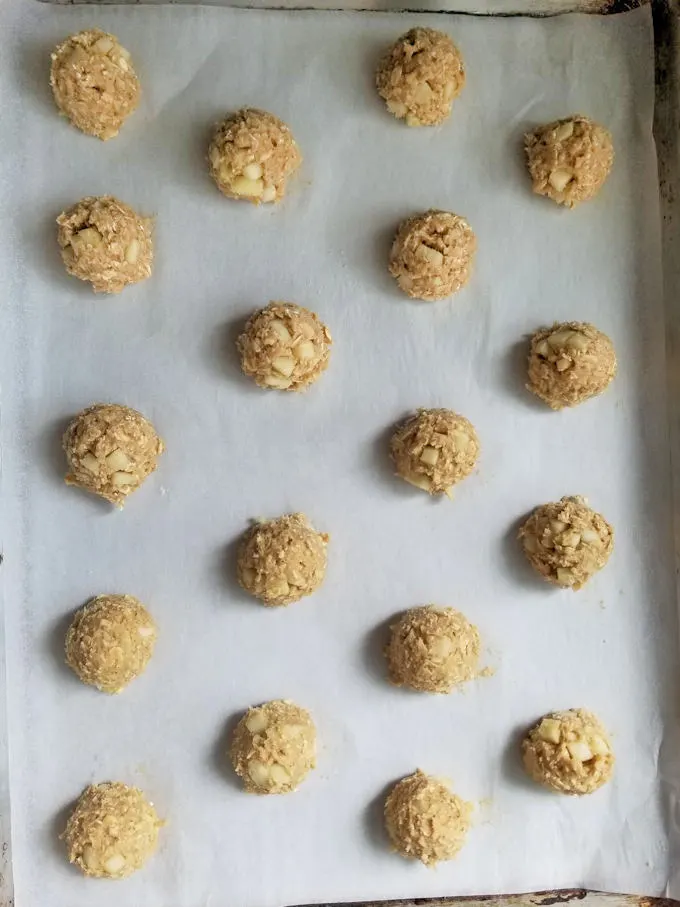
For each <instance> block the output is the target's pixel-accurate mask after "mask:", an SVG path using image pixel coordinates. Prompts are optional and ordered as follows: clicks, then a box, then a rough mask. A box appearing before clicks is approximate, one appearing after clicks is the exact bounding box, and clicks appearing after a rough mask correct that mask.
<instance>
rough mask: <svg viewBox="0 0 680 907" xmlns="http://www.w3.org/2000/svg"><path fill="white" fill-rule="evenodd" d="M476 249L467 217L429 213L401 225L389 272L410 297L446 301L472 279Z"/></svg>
mask: <svg viewBox="0 0 680 907" xmlns="http://www.w3.org/2000/svg"><path fill="white" fill-rule="evenodd" d="M476 248H477V240H476V238H475V234H474V233H473V232H472V228H471V227H470V225H469V224H468V222H467V221H466V220H465V218H464V217H459V215H457V214H450V213H449V212H448V211H428V212H426V213H425V214H418V215H417V216H416V217H410V218H409V219H408V220H405V221H403V222H402V223H401V224H400V225H399V229H398V230H397V235H396V236H395V238H394V242H393V243H392V250H391V252H390V264H389V271H390V274H391V275H392V276H393V277H394V278H395V279H396V281H397V284H398V285H399V288H400V289H401V290H403V291H404V293H406V295H407V296H410V297H411V298H413V299H422V300H424V301H426V302H431V301H433V300H436V299H445V298H446V297H447V296H451V295H452V294H453V293H457V292H458V290H460V289H461V287H464V286H465V284H466V283H467V282H468V280H469V279H470V274H471V272H472V263H473V260H474V256H475V250H476Z"/></svg>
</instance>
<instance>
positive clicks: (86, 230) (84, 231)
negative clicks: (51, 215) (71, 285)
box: [57, 195, 153, 293]
mask: <svg viewBox="0 0 680 907" xmlns="http://www.w3.org/2000/svg"><path fill="white" fill-rule="evenodd" d="M57 224H58V225H59V230H58V231H57V240H58V242H59V247H60V249H61V257H62V260H63V262H64V265H65V267H66V270H67V271H68V273H69V274H71V275H72V276H73V277H77V278H78V279H79V280H85V281H87V282H88V283H91V284H92V289H93V290H94V291H95V293H120V291H121V290H122V289H124V288H125V287H126V286H128V284H131V283H139V282H140V281H142V280H146V278H147V277H150V276H151V270H152V264H153V232H152V227H153V222H152V220H151V219H150V218H148V217H140V216H139V214H137V213H136V212H135V211H133V210H132V208H130V207H128V205H125V204H123V202H119V201H118V199H115V198H113V196H111V195H103V196H101V197H99V198H94V197H89V198H84V199H82V201H79V202H78V204H77V205H74V206H73V207H72V208H69V209H68V211H64V212H63V214H60V215H59V217H58V218H57Z"/></svg>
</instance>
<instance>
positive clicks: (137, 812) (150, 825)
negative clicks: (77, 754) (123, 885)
mask: <svg viewBox="0 0 680 907" xmlns="http://www.w3.org/2000/svg"><path fill="white" fill-rule="evenodd" d="M163 825H164V822H163V821H162V820H161V819H159V818H158V814H157V813H156V810H155V809H154V807H153V804H152V803H149V802H148V800H147V799H146V798H145V797H144V794H143V793H142V791H141V790H139V789H138V788H136V787H128V786H127V784H122V783H121V782H120V781H106V782H104V783H103V784H91V785H90V786H89V787H87V788H86V789H85V790H84V791H83V793H82V794H81V796H80V799H79V800H78V803H77V804H76V806H75V809H74V810H73V812H72V813H71V815H70V816H69V819H68V822H67V823H66V829H65V831H64V833H63V834H62V836H61V837H62V838H63V839H64V841H65V842H66V849H67V853H68V859H69V862H70V863H74V864H75V865H76V866H77V867H78V869H80V870H81V871H82V872H83V873H84V874H85V875H86V876H92V877H93V878H97V879H124V878H126V877H127V876H129V875H132V873H133V872H136V871H137V870H138V869H141V867H142V866H143V865H144V864H145V863H146V861H147V860H148V859H149V857H150V856H151V855H152V853H153V852H154V851H155V849H156V845H157V844H158V830H159V829H160V828H161V827H162V826H163Z"/></svg>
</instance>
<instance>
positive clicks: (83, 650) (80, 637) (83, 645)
mask: <svg viewBox="0 0 680 907" xmlns="http://www.w3.org/2000/svg"><path fill="white" fill-rule="evenodd" d="M156 635H157V634H156V624H155V623H154V620H153V618H152V617H151V615H150V614H149V612H148V611H147V610H146V608H145V607H144V605H143V604H142V603H141V602H140V601H139V600H138V599H136V598H135V597H134V596H132V595H98V596H97V597H96V598H93V599H92V600H91V601H89V602H88V603H87V604H86V605H84V606H83V607H82V608H81V609H80V610H79V611H78V612H77V613H76V615H75V617H74V618H73V622H72V623H71V626H70V627H69V629H68V633H67V634H66V664H67V665H68V666H69V667H70V668H71V669H72V670H73V671H74V672H75V673H76V674H77V675H78V677H79V678H80V679H81V680H82V681H83V683H87V684H90V685H92V686H94V687H96V688H97V689H98V690H101V691H102V693H120V692H121V691H122V690H124V689H125V687H126V686H127V685H128V684H129V683H130V681H132V680H134V679H135V677H139V675H140V674H142V673H143V672H144V670H145V668H146V666H147V664H148V663H149V660H150V659H151V656H152V655H153V650H154V646H155V644H156Z"/></svg>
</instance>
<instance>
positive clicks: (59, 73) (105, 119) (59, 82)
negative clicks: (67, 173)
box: [50, 28, 141, 140]
mask: <svg viewBox="0 0 680 907" xmlns="http://www.w3.org/2000/svg"><path fill="white" fill-rule="evenodd" d="M50 85H51V86H52V93H53V95H54V100H55V103H56V105H57V107H58V108H59V110H60V111H61V113H63V114H64V115H65V116H66V117H68V119H69V120H70V121H71V123H72V124H73V125H74V126H75V127H76V128H77V129H80V130H81V131H82V132H85V133H87V135H93V136H96V137H97V138H98V139H102V140H106V139H111V138H113V137H114V136H116V135H118V131H119V130H120V128H121V126H122V125H123V123H124V122H125V120H126V119H127V118H128V117H129V116H130V114H131V113H132V112H133V111H134V110H135V109H136V107H137V105H138V104H139V96H140V92H141V89H140V85H139V79H138V78H137V76H136V74H135V71H134V69H133V67H132V61H131V59H130V54H129V53H128V51H127V50H125V48H124V47H121V46H120V44H119V42H118V38H116V36H115V35H109V34H107V33H106V32H103V31H100V30H99V29H98V28H93V29H88V30H87V31H81V32H78V34H77V35H71V37H70V38H67V39H66V40H65V41H64V42H62V43H61V44H60V45H59V46H58V47H56V48H55V50H54V52H53V54H52V68H51V72H50Z"/></svg>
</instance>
